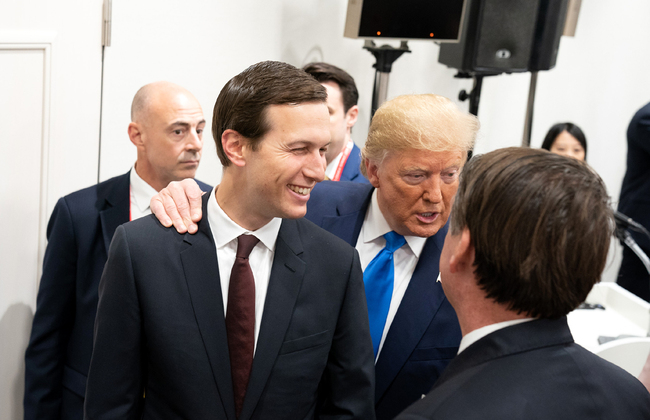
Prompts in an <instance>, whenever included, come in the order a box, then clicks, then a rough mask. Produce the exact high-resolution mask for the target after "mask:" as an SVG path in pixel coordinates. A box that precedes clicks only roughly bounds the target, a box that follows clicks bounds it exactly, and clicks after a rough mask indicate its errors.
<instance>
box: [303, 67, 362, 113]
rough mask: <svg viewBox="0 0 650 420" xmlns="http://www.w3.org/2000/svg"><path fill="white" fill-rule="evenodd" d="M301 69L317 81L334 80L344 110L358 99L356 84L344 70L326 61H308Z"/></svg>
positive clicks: (353, 104)
mask: <svg viewBox="0 0 650 420" xmlns="http://www.w3.org/2000/svg"><path fill="white" fill-rule="evenodd" d="M302 69H303V70H304V71H306V72H307V73H309V74H311V75H312V76H313V77H314V78H315V79H316V80H318V82H319V83H323V82H334V83H336V84H337V85H338V86H339V89H340V90H341V97H342V98H343V111H344V112H348V110H349V109H350V108H352V107H353V106H355V105H356V104H357V102H358V101H359V91H358V90H357V85H356V84H355V83H354V79H353V78H352V76H350V75H349V74H348V73H347V72H346V71H345V70H343V69H340V68H338V67H336V66H333V65H331V64H328V63H309V64H307V65H305V66H304V67H303V68H302Z"/></svg>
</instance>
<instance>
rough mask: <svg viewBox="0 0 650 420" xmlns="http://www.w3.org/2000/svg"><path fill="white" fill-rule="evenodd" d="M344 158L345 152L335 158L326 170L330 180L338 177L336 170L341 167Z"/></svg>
mask: <svg viewBox="0 0 650 420" xmlns="http://www.w3.org/2000/svg"><path fill="white" fill-rule="evenodd" d="M344 149H345V147H344ZM342 157H343V152H341V153H339V154H338V155H337V156H336V157H335V158H334V160H332V161H331V162H330V163H329V164H328V165H327V167H326V168H325V175H327V177H328V178H329V179H332V178H334V175H336V169H337V168H338V167H339V162H340V161H341V158H342Z"/></svg>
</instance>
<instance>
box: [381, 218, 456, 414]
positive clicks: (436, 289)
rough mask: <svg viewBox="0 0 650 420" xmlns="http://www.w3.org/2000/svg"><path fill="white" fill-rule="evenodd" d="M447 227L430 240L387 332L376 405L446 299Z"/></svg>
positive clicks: (382, 351) (382, 352) (382, 353)
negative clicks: (441, 276)
mask: <svg viewBox="0 0 650 420" xmlns="http://www.w3.org/2000/svg"><path fill="white" fill-rule="evenodd" d="M446 233H447V225H445V226H444V227H443V228H441V229H440V230H439V231H438V233H436V234H435V235H434V236H433V237H431V238H429V239H428V240H427V242H426V244H425V245H424V248H423V249H422V254H421V255H420V258H419V260H418V264H417V266H416V267H415V271H414V272H413V275H412V276H411V280H410V282H409V285H408V288H407V289H406V293H405V294H404V298H402V302H401V303H400V306H399V308H398V310H397V314H395V319H394V320H393V323H392V324H391V326H390V329H389V330H388V334H387V336H386V340H385V341H384V346H383V347H382V350H381V353H380V354H379V359H378V360H377V364H376V365H375V377H376V380H375V403H376V402H378V401H379V399H380V398H381V397H382V396H383V395H384V392H386V389H388V387H389V386H390V384H391V383H392V382H393V380H394V379H395V377H396V376H397V374H398V373H399V371H400V370H401V369H402V366H404V364H405V363H406V361H407V360H408V358H409V357H410V355H411V353H412V352H413V349H415V348H416V347H417V344H418V343H419V342H420V340H421V339H422V336H423V335H424V333H425V332H426V330H427V328H428V327H429V324H431V321H432V319H433V318H434V316H435V315H436V313H437V312H438V309H439V308H440V305H441V304H442V302H443V300H444V299H445V294H444V292H443V290H442V286H441V285H440V283H439V282H436V279H437V277H438V273H439V256H440V252H441V251H442V245H443V242H444V238H445V235H446Z"/></svg>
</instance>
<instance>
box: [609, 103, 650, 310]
mask: <svg viewBox="0 0 650 420" xmlns="http://www.w3.org/2000/svg"><path fill="white" fill-rule="evenodd" d="M618 211H620V212H621V213H623V214H625V215H626V216H627V217H630V218H632V219H633V220H634V221H636V222H637V223H640V224H641V225H642V226H644V227H645V228H646V229H647V230H650V103H648V104H646V105H645V106H644V107H643V108H641V109H640V110H638V111H637V113H636V114H635V115H634V117H633V118H632V121H631V122H630V125H629V127H628V129H627V170H626V172H625V178H623V186H622V187H621V197H620V200H619V203H618ZM630 234H631V235H632V238H633V239H634V240H635V241H636V243H637V244H638V245H639V247H640V248H641V250H642V251H643V252H645V254H646V255H648V257H650V238H648V237H647V236H646V235H645V234H643V233H641V232H637V231H634V230H630ZM649 279H650V274H648V270H646V268H645V266H644V265H643V262H641V259H639V257H638V256H637V255H636V254H635V253H634V252H632V250H631V249H630V248H629V247H628V246H627V245H624V246H623V261H622V262H621V268H620V271H619V272H618V280H617V283H618V284H619V285H621V287H624V288H626V289H627V290H629V291H630V292H632V293H634V294H635V295H637V296H639V297H640V298H642V299H645V300H646V301H648V302H650V280H649Z"/></svg>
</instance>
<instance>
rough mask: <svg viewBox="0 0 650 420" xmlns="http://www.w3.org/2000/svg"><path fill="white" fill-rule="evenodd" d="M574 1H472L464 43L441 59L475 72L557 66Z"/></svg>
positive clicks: (449, 47)
mask: <svg viewBox="0 0 650 420" xmlns="http://www.w3.org/2000/svg"><path fill="white" fill-rule="evenodd" d="M567 3H568V0H467V4H466V5H465V15H464V16H463V20H464V23H463V29H462V33H461V37H460V42H459V43H458V44H441V45H440V55H439V57H438V61H440V62H441V63H442V64H446V65H447V66H449V67H453V68H455V69H458V70H460V71H461V72H464V73H470V74H499V73H512V72H525V71H539V70H549V69H552V68H553V67H555V61H556V59H557V51H558V48H559V46H560V37H561V36H562V31H563V29H564V21H565V19H566V12H567Z"/></svg>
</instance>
